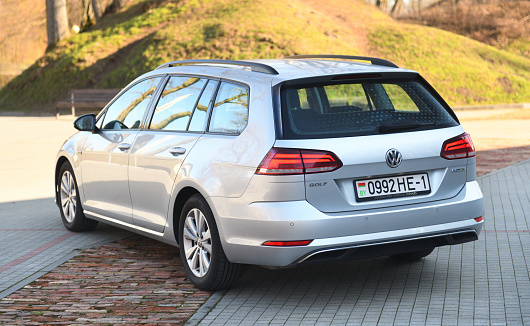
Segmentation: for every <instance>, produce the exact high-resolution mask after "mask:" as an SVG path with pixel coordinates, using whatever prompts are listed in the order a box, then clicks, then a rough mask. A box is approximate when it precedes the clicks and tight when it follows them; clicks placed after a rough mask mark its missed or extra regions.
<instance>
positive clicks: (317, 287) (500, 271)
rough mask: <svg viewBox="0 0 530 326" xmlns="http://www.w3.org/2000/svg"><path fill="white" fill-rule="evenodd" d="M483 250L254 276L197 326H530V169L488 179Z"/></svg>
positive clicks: (221, 298) (445, 250)
mask: <svg viewBox="0 0 530 326" xmlns="http://www.w3.org/2000/svg"><path fill="white" fill-rule="evenodd" d="M479 183H480V185H481V187H482V190H483V192H484V199H485V206H484V218H485V230H483V231H482V233H481V235H480V237H479V240H478V241H475V242H472V243H466V244H463V245H456V246H446V247H441V248H438V249H436V250H435V251H434V252H433V253H432V254H431V255H429V256H428V257H426V258H425V259H422V260H420V261H417V262H412V263H403V262H397V261H395V260H392V259H389V258H377V259H366V260H361V261H353V262H345V263H337V264H324V265H318V266H310V267H303V268H293V269H285V270H279V271H270V270H267V269H263V268H258V267H252V268H250V270H249V271H248V272H247V273H246V274H245V275H244V277H243V279H242V280H241V281H240V282H239V283H238V284H237V285H236V286H235V287H233V288H232V289H230V290H228V291H226V292H222V293H217V294H216V295H214V296H212V298H211V299H210V300H209V302H208V303H207V306H208V308H207V309H200V310H199V311H198V312H197V313H196V314H195V315H194V316H193V317H192V318H191V319H190V320H189V321H188V323H187V324H188V325H196V324H198V325H201V326H203V325H530V279H529V271H530V270H529V267H530V228H529V223H530V160H527V161H524V162H521V163H519V164H516V165H514V166H510V167H508V168H505V169H502V170H499V171H497V172H494V173H491V174H488V175H486V176H484V177H482V178H480V179H479Z"/></svg>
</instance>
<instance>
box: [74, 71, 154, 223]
mask: <svg viewBox="0 0 530 326" xmlns="http://www.w3.org/2000/svg"><path fill="white" fill-rule="evenodd" d="M161 80H162V77H155V78H148V79H145V80H143V81H140V82H138V83H136V84H135V85H133V86H132V87H130V88H129V89H128V90H127V91H125V92H123V93H122V94H121V95H119V97H118V98H117V99H116V100H115V101H114V102H112V104H111V105H110V106H108V108H107V109H106V112H105V113H104V115H103V116H102V117H101V118H100V120H101V119H102V121H98V125H99V126H100V129H99V130H98V131H97V132H95V133H93V134H91V135H90V136H88V138H87V140H86V142H85V144H84V146H83V150H82V156H81V163H80V164H81V171H82V181H83V182H82V184H83V191H84V195H85V198H84V201H83V207H84V209H85V210H88V211H90V212H94V213H97V214H101V215H104V216H106V217H109V218H112V219H117V220H120V221H122V222H125V223H131V224H132V202H131V196H130V193H129V184H128V166H129V152H130V149H131V147H132V145H133V143H134V140H135V139H136V137H137V134H138V132H139V130H140V126H141V125H142V121H143V119H144V114H145V112H146V110H147V108H148V107H149V103H150V101H151V99H152V97H153V95H154V93H155V91H156V88H157V86H158V84H159V83H160V81H161Z"/></svg>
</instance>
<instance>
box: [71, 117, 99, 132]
mask: <svg viewBox="0 0 530 326" xmlns="http://www.w3.org/2000/svg"><path fill="white" fill-rule="evenodd" d="M74 127H75V129H77V130H79V131H91V132H94V131H96V115H95V114H94V113H89V114H84V115H82V116H80V117H79V118H77V119H75V121H74Z"/></svg>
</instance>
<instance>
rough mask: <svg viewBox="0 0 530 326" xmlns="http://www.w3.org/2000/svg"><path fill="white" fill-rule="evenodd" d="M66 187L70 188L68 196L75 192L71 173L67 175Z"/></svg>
mask: <svg viewBox="0 0 530 326" xmlns="http://www.w3.org/2000/svg"><path fill="white" fill-rule="evenodd" d="M68 186H69V187H70V191H69V194H70V195H71V194H72V193H73V191H75V186H74V178H73V177H72V174H71V173H68Z"/></svg>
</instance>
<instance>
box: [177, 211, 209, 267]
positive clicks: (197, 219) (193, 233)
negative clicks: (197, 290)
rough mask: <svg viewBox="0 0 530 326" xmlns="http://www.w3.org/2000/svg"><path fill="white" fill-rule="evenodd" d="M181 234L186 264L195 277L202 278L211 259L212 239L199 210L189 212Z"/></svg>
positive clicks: (206, 223) (204, 218)
mask: <svg viewBox="0 0 530 326" xmlns="http://www.w3.org/2000/svg"><path fill="white" fill-rule="evenodd" d="M183 232H184V234H183V242H184V243H183V244H184V251H185V256H186V263H187V264H188V266H189V268H190V270H191V271H192V272H193V274H194V275H195V276H197V277H204V276H205V275H206V273H208V270H209V268H210V262H211V259H212V238H211V235H210V226H209V225H208V221H207V220H206V217H205V216H204V214H203V213H202V212H201V211H200V210H199V209H197V208H193V209H192V210H190V211H189V213H188V214H187V216H186V220H185V221H184V228H183Z"/></svg>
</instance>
